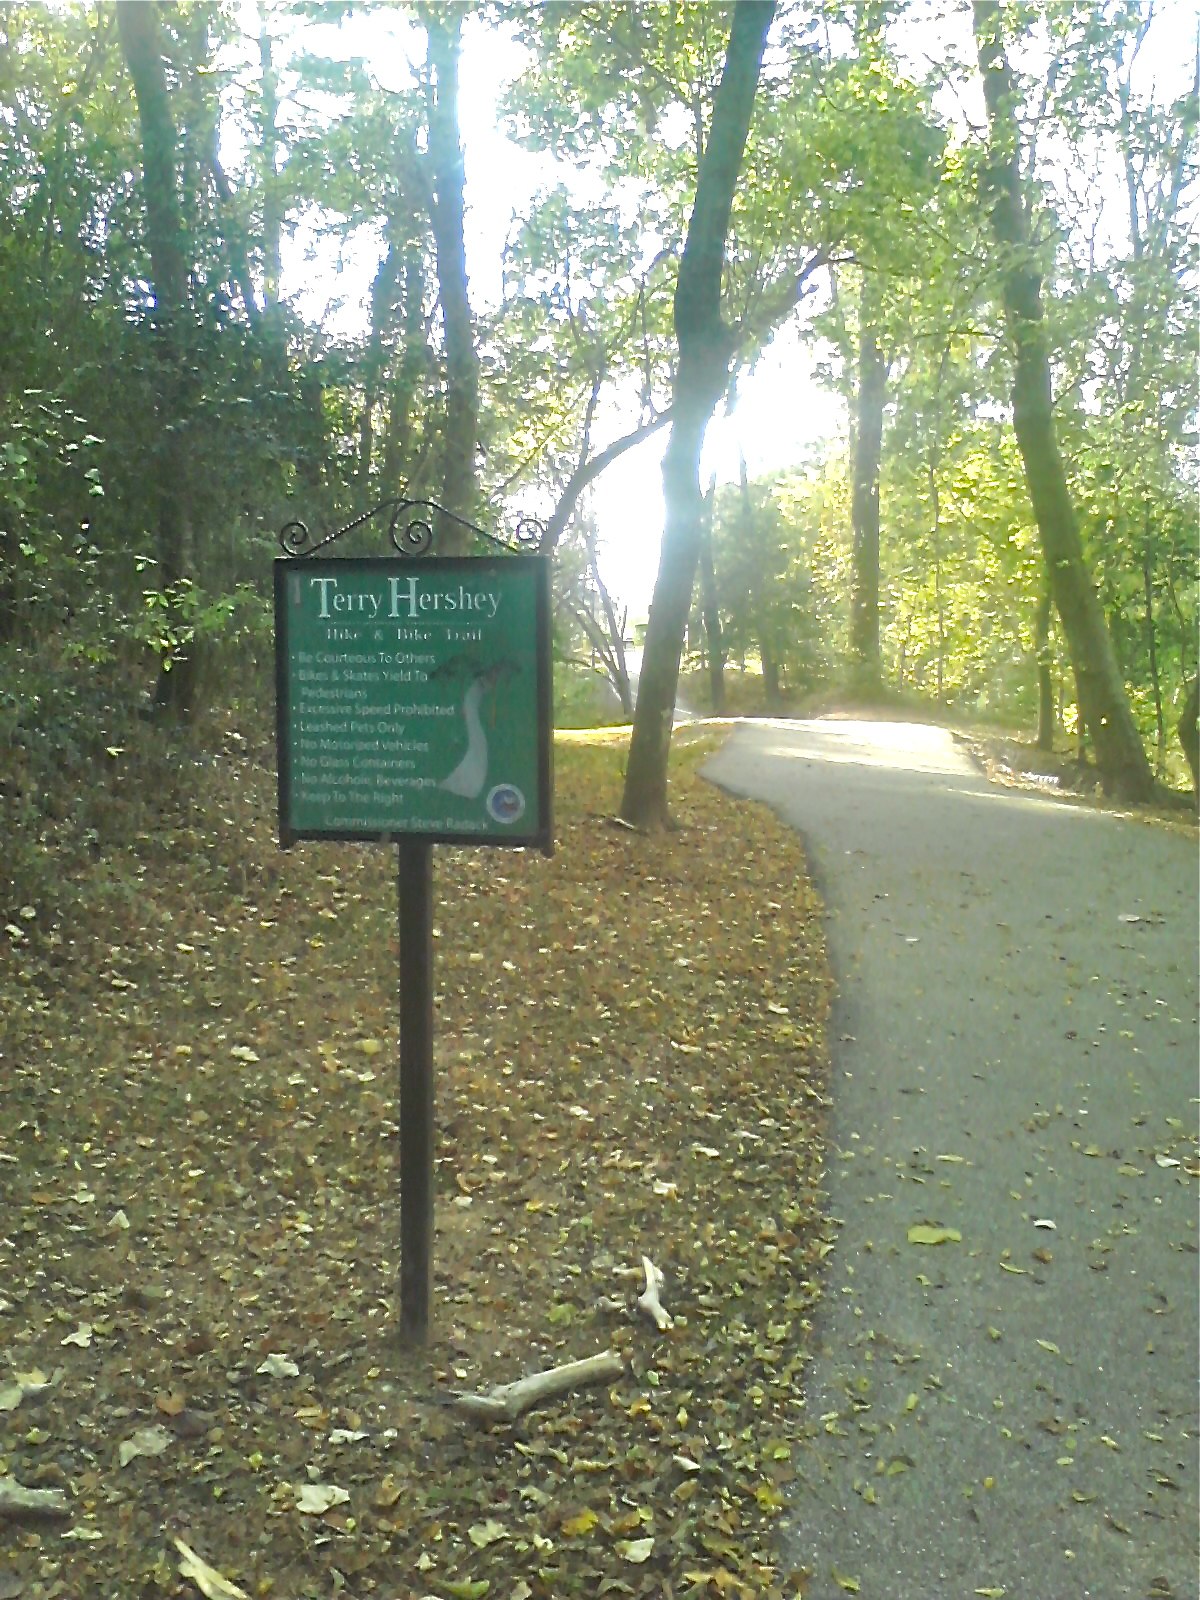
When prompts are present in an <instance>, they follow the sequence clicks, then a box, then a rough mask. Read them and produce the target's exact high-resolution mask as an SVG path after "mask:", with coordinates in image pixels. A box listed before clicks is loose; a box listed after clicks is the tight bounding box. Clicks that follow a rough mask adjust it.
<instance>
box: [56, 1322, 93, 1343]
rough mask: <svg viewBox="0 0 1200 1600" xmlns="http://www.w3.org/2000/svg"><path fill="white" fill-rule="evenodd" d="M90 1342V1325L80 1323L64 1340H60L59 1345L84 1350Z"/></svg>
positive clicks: (88, 1323)
mask: <svg viewBox="0 0 1200 1600" xmlns="http://www.w3.org/2000/svg"><path fill="white" fill-rule="evenodd" d="M91 1342H92V1325H91V1323H90V1322H81V1323H80V1324H79V1326H78V1327H77V1328H76V1329H75V1332H74V1333H69V1334H68V1335H67V1337H66V1338H65V1339H60V1340H59V1343H60V1344H75V1345H78V1346H79V1348H80V1349H81V1350H86V1349H87V1348H88V1346H89V1345H90V1344H91Z"/></svg>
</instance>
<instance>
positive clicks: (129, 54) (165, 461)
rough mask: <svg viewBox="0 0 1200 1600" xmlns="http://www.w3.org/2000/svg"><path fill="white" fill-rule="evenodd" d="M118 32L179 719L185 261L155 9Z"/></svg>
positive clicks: (123, 12) (186, 675)
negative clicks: (149, 314) (135, 128)
mask: <svg viewBox="0 0 1200 1600" xmlns="http://www.w3.org/2000/svg"><path fill="white" fill-rule="evenodd" d="M116 9H117V31H118V34H119V36H120V40H121V49H122V51H123V53H124V56H125V63H126V65H127V67H128V69H129V76H130V78H131V79H132V80H133V90H134V95H135V97H136V99H137V107H138V121H139V124H140V127H141V138H142V190H143V195H144V199H145V207H146V246H147V250H148V253H149V256H150V275H151V279H152V286H153V290H154V336H155V346H156V354H157V364H156V374H155V377H156V382H155V404H156V409H157V419H156V421H157V436H156V438H155V440H154V442H153V458H154V459H153V465H152V476H153V481H154V485H155V488H154V493H155V497H156V501H157V504H156V517H157V523H158V532H157V542H158V574H159V586H160V588H161V590H162V593H163V594H164V596H165V597H166V605H167V623H168V627H169V629H170V632H171V635H172V639H173V644H172V646H171V648H170V649H169V650H168V651H167V652H165V653H164V655H163V658H162V666H161V668H160V671H159V677H158V685H157V688H156V690H155V704H156V705H157V706H159V707H160V708H161V709H164V710H168V711H172V712H175V713H176V714H178V715H181V716H188V715H190V713H191V711H192V709H193V706H194V704H195V697H196V679H197V666H198V663H197V653H196V644H195V640H194V638H193V637H192V631H191V625H190V620H189V618H188V616H187V615H186V611H185V607H184V596H185V591H186V589H187V586H188V585H189V584H190V582H191V580H192V564H193V556H192V548H191V545H192V536H191V527H190V523H189V517H188V510H187V466H188V454H187V448H186V442H185V439H184V429H183V420H184V417H183V413H184V409H185V408H184V392H183V391H184V371H185V365H186V363H185V349H184V327H185V323H186V318H187V258H186V256H185V254H184V236H183V216H182V210H181V207H180V204H179V191H178V185H177V180H176V171H175V145H176V136H175V123H174V119H173V117H172V115H171V104H170V99H169V95H168V89H167V76H166V70H165V68H164V65H163V54H162V42H161V37H160V33H159V19H158V7H157V6H152V5H145V4H140V3H139V0H120V3H119V4H118V6H117V8H116Z"/></svg>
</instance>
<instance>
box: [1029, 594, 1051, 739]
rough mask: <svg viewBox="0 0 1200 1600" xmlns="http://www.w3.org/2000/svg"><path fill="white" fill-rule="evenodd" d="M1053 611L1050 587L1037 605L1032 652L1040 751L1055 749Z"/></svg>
mask: <svg viewBox="0 0 1200 1600" xmlns="http://www.w3.org/2000/svg"><path fill="white" fill-rule="evenodd" d="M1053 611H1054V598H1053V596H1052V595H1051V593H1050V585H1049V583H1047V584H1046V586H1045V588H1044V589H1043V590H1042V597H1041V599H1040V600H1039V601H1038V607H1037V611H1036V612H1035V614H1034V619H1033V649H1034V655H1035V657H1036V659H1037V682H1038V722H1037V747H1038V749H1039V750H1053V749H1054V733H1055V715H1054V673H1053V671H1052V667H1051V661H1052V657H1051V652H1050V622H1051V618H1052V615H1053Z"/></svg>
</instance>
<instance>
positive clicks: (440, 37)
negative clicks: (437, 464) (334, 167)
mask: <svg viewBox="0 0 1200 1600" xmlns="http://www.w3.org/2000/svg"><path fill="white" fill-rule="evenodd" d="M423 14H424V17H425V28H426V31H427V34H428V37H429V56H428V65H429V166H430V172H431V175H432V180H433V181H432V186H431V202H430V208H429V210H430V222H431V224H432V227H433V241H434V247H435V251H436V255H437V279H438V299H439V300H440V301H441V305H442V331H443V335H444V338H445V354H446V410H445V416H444V419H443V423H442V505H443V506H444V507H445V508H446V510H447V511H449V512H452V513H454V514H455V515H456V516H458V517H464V518H466V519H467V520H470V519H472V518H473V517H474V516H475V513H476V511H477V509H478V507H477V504H476V502H477V499H478V477H477V471H476V464H475V452H476V448H477V446H478V435H479V352H478V351H477V350H476V348H475V331H474V328H473V326H472V319H471V302H470V298H469V295H468V292H467V254H466V245H465V243H464V238H463V215H464V202H463V188H464V184H465V177H464V172H463V153H462V143H461V141H460V139H459V131H458V63H459V55H460V53H461V48H462V37H461V36H462V21H463V19H462V12H461V10H459V9H458V8H456V7H453V6H446V7H434V6H432V5H431V6H427V7H426V8H425V9H424V13H423ZM467 545H468V536H467V533H466V530H465V529H464V528H462V527H461V526H460V525H459V524H458V523H455V522H453V521H451V520H450V519H449V518H447V519H445V520H444V522H443V526H442V527H441V529H440V530H439V533H438V549H439V550H440V551H441V553H442V554H443V555H459V554H462V553H464V552H465V551H466V549H467Z"/></svg>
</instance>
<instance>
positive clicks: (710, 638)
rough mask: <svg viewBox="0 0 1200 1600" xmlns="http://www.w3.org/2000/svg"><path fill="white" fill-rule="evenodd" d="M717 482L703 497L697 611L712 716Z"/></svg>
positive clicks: (718, 646)
mask: <svg viewBox="0 0 1200 1600" xmlns="http://www.w3.org/2000/svg"><path fill="white" fill-rule="evenodd" d="M716 498H717V480H716V478H715V477H714V478H712V479H711V480H710V482H709V485H708V493H707V494H706V495H705V496H704V516H703V517H702V519H701V522H700V609H701V613H702V615H703V617H704V642H705V645H706V647H707V653H708V696H709V702H710V704H711V705H712V713H713V716H714V717H721V716H724V714H725V641H724V639H722V637H721V608H720V606H719V605H718V604H717V573H716V568H715V567H714V566H713V547H712V523H713V508H714V506H715V504H716Z"/></svg>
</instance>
